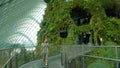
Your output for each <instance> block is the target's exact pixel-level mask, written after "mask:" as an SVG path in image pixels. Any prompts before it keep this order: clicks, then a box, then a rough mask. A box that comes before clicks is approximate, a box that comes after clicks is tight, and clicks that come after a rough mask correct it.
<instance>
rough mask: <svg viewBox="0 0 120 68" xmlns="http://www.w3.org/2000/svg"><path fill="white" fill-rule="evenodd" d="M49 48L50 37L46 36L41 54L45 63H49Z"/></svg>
mask: <svg viewBox="0 0 120 68" xmlns="http://www.w3.org/2000/svg"><path fill="white" fill-rule="evenodd" d="M48 48H49V43H48V39H47V38H45V40H44V41H43V43H42V44H41V54H42V55H43V61H44V63H45V65H47V64H48Z"/></svg>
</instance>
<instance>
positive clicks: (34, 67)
mask: <svg viewBox="0 0 120 68" xmlns="http://www.w3.org/2000/svg"><path fill="white" fill-rule="evenodd" d="M60 58H61V56H60V55H57V56H53V57H50V58H49V68H63V67H62V66H61V59H60ZM19 68H43V62H42V59H40V60H36V61H32V62H29V63H27V64H24V65H22V66H21V67H19Z"/></svg>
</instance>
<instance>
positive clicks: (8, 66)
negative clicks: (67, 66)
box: [0, 46, 61, 68]
mask: <svg viewBox="0 0 120 68" xmlns="http://www.w3.org/2000/svg"><path fill="white" fill-rule="evenodd" d="M36 48H37V49H36ZM49 49H50V50H49V51H50V52H49V53H50V54H49V56H54V55H58V54H60V52H61V48H60V46H50V47H49ZM42 58H43V56H42V55H40V48H38V47H36V46H31V47H20V48H10V49H4V50H0V66H1V67H0V68H19V67H20V66H21V65H23V64H25V63H28V62H31V61H34V60H39V59H42Z"/></svg>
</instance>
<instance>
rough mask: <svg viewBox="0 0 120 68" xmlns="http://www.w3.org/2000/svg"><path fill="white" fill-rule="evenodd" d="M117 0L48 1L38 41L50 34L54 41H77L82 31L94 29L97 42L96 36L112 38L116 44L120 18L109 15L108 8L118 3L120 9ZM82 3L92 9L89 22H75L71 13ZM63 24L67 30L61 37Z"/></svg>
mask: <svg viewBox="0 0 120 68" xmlns="http://www.w3.org/2000/svg"><path fill="white" fill-rule="evenodd" d="M118 5H119V2H117V0H73V1H68V2H66V1H65V0H51V1H50V2H49V3H47V9H46V11H45V15H44V19H43V21H42V23H41V24H40V27H41V30H40V31H39V32H38V45H39V44H40V43H41V42H42V41H43V39H44V37H45V36H47V37H48V39H49V41H50V42H51V43H53V44H55V45H62V44H75V41H76V40H75V38H76V36H77V35H78V34H81V33H82V32H89V31H90V30H93V31H94V41H95V43H97V37H100V38H102V39H103V43H105V42H106V41H108V40H109V41H113V42H115V43H117V44H120V43H119V39H120V34H119V33H120V31H119V29H120V19H119V18H116V17H107V16H106V13H105V10H106V9H107V8H112V7H113V6H116V10H119V7H117V6H118ZM75 7H80V8H83V9H84V10H86V11H87V12H89V13H91V15H92V17H91V19H90V23H89V24H87V25H83V26H76V25H75V24H74V21H73V20H72V18H71V16H70V12H71V10H72V9H73V8H75ZM60 28H65V29H66V30H67V31H68V36H67V38H61V37H60V35H59V32H60Z"/></svg>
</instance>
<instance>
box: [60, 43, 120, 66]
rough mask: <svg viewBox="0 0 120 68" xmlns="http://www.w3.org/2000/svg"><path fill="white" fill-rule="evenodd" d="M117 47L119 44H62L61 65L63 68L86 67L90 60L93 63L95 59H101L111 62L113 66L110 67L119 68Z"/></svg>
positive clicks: (119, 56)
mask: <svg viewBox="0 0 120 68" xmlns="http://www.w3.org/2000/svg"><path fill="white" fill-rule="evenodd" d="M119 48H120V46H92V45H78V46H76V45H70V46H69V45H68V46H63V47H62V59H61V60H62V65H63V66H64V68H87V67H88V66H89V65H90V64H91V63H92V62H93V63H94V62H95V61H96V60H102V61H107V62H109V63H111V64H112V66H113V67H111V68H120V67H119V65H120V64H119V63H120V49H119ZM103 52H104V53H103ZM76 61H77V62H76ZM77 63H78V64H77ZM71 65H72V66H71Z"/></svg>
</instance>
